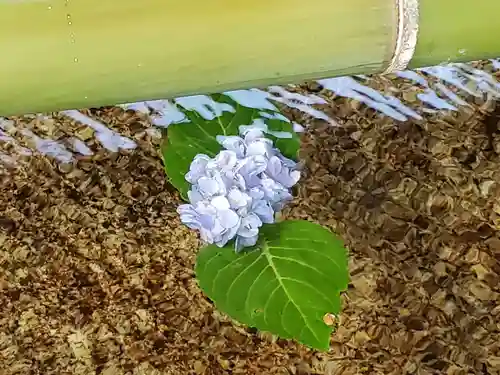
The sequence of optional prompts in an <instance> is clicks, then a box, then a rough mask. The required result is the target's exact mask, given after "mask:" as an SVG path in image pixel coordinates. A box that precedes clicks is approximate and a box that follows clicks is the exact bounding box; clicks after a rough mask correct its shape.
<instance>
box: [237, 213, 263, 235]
mask: <svg viewBox="0 0 500 375" xmlns="http://www.w3.org/2000/svg"><path fill="white" fill-rule="evenodd" d="M261 226H262V221H261V220H260V219H259V217H258V216H257V215H256V214H253V213H252V214H250V215H248V216H245V217H243V218H241V224H240V228H239V229H238V236H241V237H254V236H256V235H258V234H259V228H260V227H261Z"/></svg>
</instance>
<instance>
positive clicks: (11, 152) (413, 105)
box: [0, 59, 500, 167]
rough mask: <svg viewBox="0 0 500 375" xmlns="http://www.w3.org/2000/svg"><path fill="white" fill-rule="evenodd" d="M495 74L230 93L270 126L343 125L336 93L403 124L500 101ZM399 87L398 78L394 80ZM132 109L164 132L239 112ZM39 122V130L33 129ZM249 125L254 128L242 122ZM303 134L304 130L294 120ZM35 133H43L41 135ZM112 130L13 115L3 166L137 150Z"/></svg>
mask: <svg viewBox="0 0 500 375" xmlns="http://www.w3.org/2000/svg"><path fill="white" fill-rule="evenodd" d="M489 66H490V67H491V68H489V69H490V70H491V71H487V70H482V69H479V68H478V67H477V64H452V65H448V66H435V67H429V68H423V69H419V70H416V71H403V72H399V73H397V74H395V75H393V76H392V77H390V78H391V80H403V81H404V82H405V81H406V82H407V83H408V84H411V85H412V86H411V88H412V90H410V91H411V92H413V95H409V96H408V95H407V97H405V96H404V95H400V94H401V93H400V92H398V90H397V89H394V88H392V87H391V84H390V82H389V85H388V86H389V89H387V90H386V89H381V88H380V87H377V85H376V84H375V80H374V79H373V78H371V77H367V76H356V77H339V78H331V79H322V80H318V81H317V84H319V87H320V88H319V90H318V91H319V92H318V93H317V94H303V93H300V92H295V91H296V90H295V89H296V86H295V85H289V86H283V87H282V86H271V87H268V88H267V89H266V90H259V89H249V90H237V91H230V92H226V93H225V94H226V95H228V96H229V97H231V98H232V99H233V100H234V101H235V102H237V103H238V104H240V105H242V106H246V107H251V108H256V109H261V110H262V112H260V115H261V118H260V119H255V120H254V121H257V122H259V123H261V125H262V124H264V123H265V121H266V118H272V117H276V118H281V119H284V117H283V116H282V115H281V114H280V112H279V109H278V105H285V106H287V107H290V108H293V109H295V110H298V111H300V112H301V113H304V114H306V115H307V116H309V117H310V118H313V119H316V120H321V121H327V122H329V123H330V124H332V125H333V126H337V123H336V122H335V119H332V118H331V117H330V116H328V115H327V114H326V113H325V112H324V111H323V110H322V109H321V106H324V105H327V101H326V100H325V99H324V98H323V97H322V96H325V95H330V96H331V95H332V94H333V95H335V96H337V97H345V98H350V99H354V100H356V101H358V102H360V103H362V104H363V105H365V106H367V107H370V108H372V109H373V110H375V111H377V112H379V113H381V114H382V115H385V116H388V117H391V118H392V119H394V120H397V121H407V120H409V119H416V120H421V119H423V116H424V115H425V113H435V112H436V111H442V110H448V111H456V110H458V108H459V107H464V106H468V104H467V102H466V100H464V98H465V97H467V96H473V97H478V98H486V99H487V100H488V99H496V98H499V97H500V83H499V81H498V80H497V78H495V73H496V71H500V59H498V60H492V61H490V65H489ZM391 82H394V81H391ZM120 107H122V108H123V109H125V110H132V111H136V112H137V113H140V114H141V115H142V116H144V117H145V118H146V119H147V120H148V122H150V123H151V124H153V125H154V126H157V127H159V128H165V127H168V126H169V125H170V124H173V123H182V122H187V119H186V116H185V115H184V113H183V112H182V111H181V110H180V109H181V108H184V109H187V110H191V111H195V112H196V113H198V114H199V116H201V117H203V118H206V119H212V118H214V117H216V116H220V115H221V114H222V113H223V112H224V111H229V112H234V111H235V108H233V107H232V106H231V105H229V104H227V103H219V102H216V101H214V100H213V99H212V98H211V97H209V96H206V95H194V96H188V97H181V98H177V99H173V100H154V101H144V102H137V103H128V104H123V105H121V106H120ZM61 118H66V119H70V120H71V121H73V122H75V123H77V124H79V126H80V128H79V130H78V134H71V133H68V132H67V131H62V130H61V129H60V128H61ZM287 121H288V120H287ZM34 124H37V125H38V126H33V125H34ZM242 125H250V124H242ZM294 127H295V129H296V131H302V130H303V128H302V125H299V124H296V123H294ZM36 129H43V130H44V132H43V133H44V134H43V135H41V134H39V132H38V131H37V130H36ZM117 129H119V127H116V129H111V128H110V127H109V126H107V125H106V124H104V123H103V122H100V121H97V120H96V119H94V118H92V117H90V116H89V115H86V114H84V113H83V112H82V111H79V110H66V111H61V112H59V113H55V114H52V115H51V116H47V115H44V114H35V115H25V116H20V117H13V118H2V117H0V164H2V165H4V166H7V167H15V166H16V165H17V162H18V161H19V160H21V159H23V158H26V157H29V156H31V155H32V154H33V153H34V152H37V153H40V154H44V155H46V156H48V157H50V158H54V159H55V160H57V161H58V162H60V163H71V162H72V161H73V160H74V159H75V158H82V157H90V156H92V155H93V154H94V151H93V150H92V147H91V146H90V145H89V142H92V143H95V142H96V141H97V143H98V144H99V145H100V146H102V147H103V148H104V149H106V150H108V151H109V152H118V151H120V150H129V149H134V148H135V147H136V146H137V143H136V141H134V140H133V139H131V138H130V137H128V136H127V135H125V134H121V130H117ZM144 130H145V131H146V132H147V133H148V134H149V135H150V136H152V137H159V136H160V132H158V131H156V130H155V129H152V128H151V129H144Z"/></svg>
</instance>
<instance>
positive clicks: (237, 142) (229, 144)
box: [216, 135, 246, 158]
mask: <svg viewBox="0 0 500 375" xmlns="http://www.w3.org/2000/svg"><path fill="white" fill-rule="evenodd" d="M216 140H217V142H219V144H220V145H221V146H222V147H224V148H225V149H226V150H229V151H233V152H234V153H235V154H236V156H237V157H238V158H243V157H245V150H246V146H245V142H244V140H243V139H242V138H241V137H238V136H236V135H230V136H224V135H218V136H217V137H216Z"/></svg>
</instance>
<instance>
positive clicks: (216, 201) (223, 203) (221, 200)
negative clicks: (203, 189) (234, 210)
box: [210, 196, 231, 228]
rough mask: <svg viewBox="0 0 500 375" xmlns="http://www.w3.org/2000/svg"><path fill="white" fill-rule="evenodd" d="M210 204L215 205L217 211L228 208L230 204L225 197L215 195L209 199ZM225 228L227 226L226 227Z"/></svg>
mask: <svg viewBox="0 0 500 375" xmlns="http://www.w3.org/2000/svg"><path fill="white" fill-rule="evenodd" d="M210 204H211V205H212V206H213V207H215V209H216V210H217V212H219V211H221V210H223V211H224V210H229V209H230V207H231V205H230V204H229V201H228V200H227V198H226V197H223V196H217V197H214V198H212V199H211V201H210ZM226 228H227V227H226Z"/></svg>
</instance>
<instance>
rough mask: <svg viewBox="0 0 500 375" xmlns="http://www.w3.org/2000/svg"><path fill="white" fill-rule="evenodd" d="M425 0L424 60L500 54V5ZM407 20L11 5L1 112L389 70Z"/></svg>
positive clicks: (335, 13)
mask: <svg viewBox="0 0 500 375" xmlns="http://www.w3.org/2000/svg"><path fill="white" fill-rule="evenodd" d="M421 4H422V9H421V13H422V17H421V18H422V20H421V38H420V40H419V43H418V46H417V51H416V56H415V59H414V64H413V66H420V65H431V64H434V63H440V62H442V61H446V60H447V59H448V58H450V59H451V60H457V59H468V60H471V59H476V58H483V57H489V56H500V38H496V39H495V36H498V35H500V23H499V22H497V21H496V20H495V18H494V15H495V14H496V15H498V14H500V1H498V0H476V1H474V2H470V1H469V0H421ZM452 5H453V6H452ZM458 8H460V9H458ZM448 12H450V13H448ZM448 14H449V16H448ZM396 21H397V13H396V10H395V0H349V1H346V0H315V1H304V0H253V1H234V0H185V1H179V0H141V1H137V0H51V1H44V0H24V1H23V0H17V1H14V0H0V51H2V56H1V57H0V114H1V115H8V114H19V113H27V112H39V111H50V110H60V109H67V108H82V107H90V106H100V105H106V104H116V103H123V102H130V101H137V100H144V99H156V98H165V97H175V96H179V95H187V94H194V93H206V92H216V91H222V90H228V89H236V88H245V87H255V86H262V85H269V84H281V83H289V82H298V81H302V80H305V79H315V78H323V77H333V76H339V75H349V74H360V73H374V72H379V71H383V70H384V69H385V68H386V67H387V65H388V63H389V61H390V59H391V57H392V53H393V48H394V43H395V39H396V34H397V28H396V23H397V22H396ZM461 50H465V51H466V52H465V53H464V52H463V51H462V52H459V51H461Z"/></svg>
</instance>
